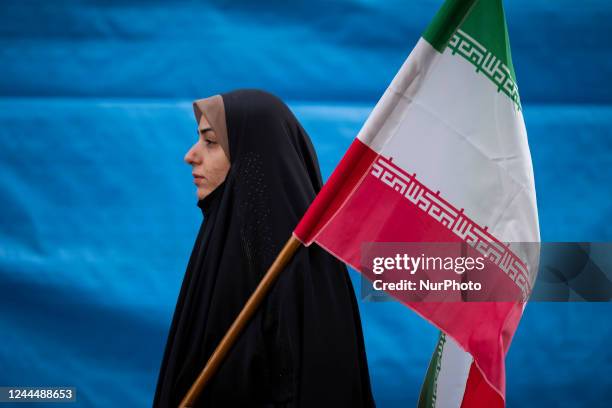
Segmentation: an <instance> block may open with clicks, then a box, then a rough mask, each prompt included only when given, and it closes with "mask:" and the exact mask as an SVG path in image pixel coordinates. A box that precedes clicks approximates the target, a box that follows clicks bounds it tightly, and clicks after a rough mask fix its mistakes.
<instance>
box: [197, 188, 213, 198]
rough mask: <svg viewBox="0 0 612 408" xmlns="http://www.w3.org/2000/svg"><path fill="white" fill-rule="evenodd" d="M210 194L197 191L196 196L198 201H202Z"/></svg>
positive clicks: (204, 191)
mask: <svg viewBox="0 0 612 408" xmlns="http://www.w3.org/2000/svg"><path fill="white" fill-rule="evenodd" d="M209 193H210V191H206V190H199V189H198V191H197V196H198V200H201V199H203V198H204V197H206V196H207V195H208V194H209Z"/></svg>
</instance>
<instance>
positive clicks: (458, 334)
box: [294, 139, 522, 403]
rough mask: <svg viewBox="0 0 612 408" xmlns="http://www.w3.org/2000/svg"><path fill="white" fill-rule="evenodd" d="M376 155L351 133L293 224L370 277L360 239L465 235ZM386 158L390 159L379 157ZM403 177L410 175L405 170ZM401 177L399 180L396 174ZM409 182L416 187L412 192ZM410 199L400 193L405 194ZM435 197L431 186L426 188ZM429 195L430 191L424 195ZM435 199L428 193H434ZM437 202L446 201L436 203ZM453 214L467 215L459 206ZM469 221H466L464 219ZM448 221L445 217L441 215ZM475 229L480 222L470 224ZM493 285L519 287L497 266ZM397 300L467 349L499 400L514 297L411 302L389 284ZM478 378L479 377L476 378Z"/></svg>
mask: <svg viewBox="0 0 612 408" xmlns="http://www.w3.org/2000/svg"><path fill="white" fill-rule="evenodd" d="M377 157H379V155H378V154H377V153H376V152H374V151H373V150H371V149H370V148H369V147H367V146H366V145H365V144H363V143H362V142H360V141H359V140H357V139H356V140H355V141H354V142H353V144H352V145H351V148H350V149H349V151H348V152H347V154H346V155H345V156H344V158H343V159H342V161H341V163H340V165H339V166H338V168H337V169H336V171H335V172H334V174H333V175H332V177H331V178H330V180H329V181H328V183H327V184H326V185H325V187H324V188H323V190H322V191H321V193H319V196H317V198H316V199H315V202H314V203H313V205H312V206H311V207H310V208H309V210H308V211H307V213H306V215H305V216H304V219H302V221H301V222H300V224H299V225H298V228H296V230H295V231H294V234H295V235H296V236H297V238H298V239H300V241H302V242H308V243H311V242H312V241H313V240H314V241H316V243H317V244H319V245H320V246H321V247H323V248H324V249H326V250H327V251H328V252H330V253H332V254H333V255H334V256H336V257H337V258H339V259H341V260H342V261H344V262H345V263H348V264H349V265H351V266H353V267H354V268H355V269H357V270H359V271H360V272H361V273H362V274H363V275H365V276H366V277H368V278H369V279H370V280H374V275H373V274H372V272H371V271H368V270H367V268H362V265H361V250H362V248H361V246H362V244H364V243H368V242H440V243H452V242H465V241H464V239H462V238H461V237H460V236H458V235H457V234H456V233H455V232H453V231H452V229H451V228H449V226H450V225H451V224H449V223H444V222H441V221H440V220H439V219H438V218H439V217H438V215H439V214H437V213H434V214H433V215H436V216H432V212H431V211H430V208H431V207H428V203H427V201H428V200H426V199H425V200H422V199H421V197H425V196H426V194H425V192H426V190H427V191H429V193H431V190H429V189H428V188H427V187H426V186H424V185H423V184H422V183H415V184H410V182H409V181H408V180H407V179H403V178H402V177H399V178H394V176H392V175H391V174H386V173H385V174H383V173H381V171H382V170H380V169H376V167H375V166H371V165H372V164H373V162H374V160H375V159H376V158H377ZM387 164H390V163H387ZM376 175H378V176H376ZM404 176H406V177H408V176H409V177H412V178H414V175H410V174H408V173H405V174H404ZM402 179H403V180H404V182H406V185H402V182H401V180H402ZM414 189H419V191H416V190H414ZM406 194H408V195H410V198H411V199H407V195H406ZM433 194H434V195H435V196H436V197H437V198H439V197H440V196H439V195H438V193H433ZM428 197H429V198H430V199H431V198H432V197H431V195H429V196H428ZM437 198H436V199H437ZM443 204H448V205H449V206H450V203H448V202H444V203H443ZM460 216H461V217H462V218H461V219H462V220H463V219H468V220H469V218H468V215H467V214H463V212H462V211H461V214H460ZM469 221H470V222H472V223H473V221H472V220H469ZM449 222H450V221H449ZM475 227H478V228H480V229H481V230H486V229H485V228H484V227H482V226H478V225H475ZM491 272H492V273H498V274H499V284H500V285H502V286H503V288H507V290H508V291H515V292H516V293H517V295H516V296H515V297H513V298H514V299H519V298H520V296H519V295H520V292H521V291H520V288H519V286H517V283H518V282H515V281H514V279H512V278H511V277H510V276H508V275H507V274H506V273H504V272H503V271H502V270H501V269H499V268H498V267H496V268H495V270H491ZM388 293H389V294H390V295H392V296H394V297H395V298H397V299H398V300H400V301H401V302H402V303H404V304H405V305H407V306H408V307H410V308H411V309H413V310H414V311H415V312H417V313H418V314H419V315H421V316H422V317H423V318H425V319H426V320H428V321H429V322H431V323H432V324H434V325H435V326H436V327H438V328H439V329H441V330H443V331H444V332H445V333H447V334H448V335H449V336H451V337H452V338H453V339H454V340H455V341H456V342H457V343H458V344H459V345H460V346H461V348H463V349H464V350H466V351H467V352H469V353H470V354H471V355H472V356H473V357H474V361H475V362H476V364H477V367H476V366H475V367H473V368H474V369H475V370H477V371H479V372H480V373H481V374H480V375H481V377H480V378H482V379H483V382H482V384H480V385H478V388H479V389H481V388H482V387H485V386H488V387H489V388H490V390H489V392H491V393H495V394H497V395H498V396H499V398H500V399H501V400H502V403H503V399H504V395H505V365H504V359H505V354H506V352H507V351H508V348H509V346H510V342H511V340H512V336H513V335H514V332H515V330H516V327H517V325H518V322H519V320H520V317H521V313H522V304H521V303H520V302H463V303H462V302H459V303H455V302H446V303H445V302H441V303H438V302H435V303H434V302H419V303H415V302H414V301H413V300H412V301H410V300H409V299H407V298H402V297H403V296H402V292H401V291H389V292H388ZM484 378H486V381H484Z"/></svg>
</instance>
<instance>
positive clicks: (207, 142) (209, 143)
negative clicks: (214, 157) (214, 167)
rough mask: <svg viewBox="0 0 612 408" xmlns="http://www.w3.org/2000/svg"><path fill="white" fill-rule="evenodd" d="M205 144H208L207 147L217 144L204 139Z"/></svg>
mask: <svg viewBox="0 0 612 408" xmlns="http://www.w3.org/2000/svg"><path fill="white" fill-rule="evenodd" d="M204 143H206V146H210V145H212V144H215V143H216V142H213V141H212V140H210V139H204Z"/></svg>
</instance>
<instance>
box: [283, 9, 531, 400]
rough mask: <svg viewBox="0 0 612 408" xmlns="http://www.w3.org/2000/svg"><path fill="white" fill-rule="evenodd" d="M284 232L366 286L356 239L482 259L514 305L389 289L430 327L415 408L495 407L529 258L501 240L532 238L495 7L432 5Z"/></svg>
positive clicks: (521, 149) (519, 123) (522, 150)
mask: <svg viewBox="0 0 612 408" xmlns="http://www.w3.org/2000/svg"><path fill="white" fill-rule="evenodd" d="M293 235H294V237H296V238H297V239H298V240H300V241H301V242H302V243H303V244H304V245H310V244H311V243H313V242H316V243H317V244H318V245H319V246H321V247H323V248H324V249H326V250H327V251H328V252H330V253H331V254H333V255H334V256H336V257H337V258H339V259H341V260H343V261H344V262H345V263H347V264H349V265H351V266H352V267H354V268H355V269H357V270H358V271H360V272H361V273H362V274H363V275H364V276H366V277H367V278H369V279H370V280H373V279H374V278H375V276H374V275H373V274H372V271H371V270H370V269H368V268H366V267H363V266H362V265H361V262H360V259H361V258H360V253H361V248H362V244H364V243H368V242H445V243H449V242H450V243H453V242H455V243H463V244H464V245H467V246H468V247H469V249H470V250H472V251H477V252H478V253H479V254H481V255H482V256H483V257H485V258H486V259H487V261H488V262H491V263H492V264H493V266H494V269H490V270H489V273H490V274H492V275H491V276H494V277H495V279H498V280H499V285H500V287H501V288H503V290H504V291H507V292H515V294H516V297H509V298H512V299H517V300H515V301H503V302H501V301H497V302H493V301H492V302H459V303H452V302H414V301H411V300H410V299H407V298H403V297H402V295H401V294H398V291H389V293H390V294H391V295H392V296H395V297H396V298H398V299H399V300H400V301H402V302H403V303H404V304H406V306H408V307H409V308H411V309H412V310H414V311H415V312H417V313H418V314H419V315H421V316H422V317H423V318H425V319H427V320H428V321H429V322H431V323H432V324H434V325H435V326H436V327H438V328H439V329H440V330H441V335H440V339H439V342H438V345H437V347H436V350H435V351H434V355H433V358H432V362H431V364H430V367H429V370H428V372H427V375H426V379H425V382H424V386H423V389H422V393H421V398H420V401H419V404H420V406H434V407H435V406H437V407H459V406H461V407H480V406H487V407H497V406H500V407H501V406H504V405H505V366H504V360H505V355H506V353H507V351H508V348H509V346H510V342H511V340H512V337H513V335H514V332H515V330H516V328H517V326H518V323H519V320H520V318H521V316H522V313H523V309H524V306H525V304H526V300H527V298H528V296H529V293H530V292H531V288H532V285H533V282H534V278H535V272H536V270H537V263H538V257H539V251H538V250H537V247H535V248H534V247H533V246H521V245H518V244H514V243H537V242H539V240H540V238H539V226H538V214H537V206H536V195H535V186H534V178H533V169H532V164H531V158H530V153H529V146H528V144H527V133H526V129H525V124H524V121H523V115H522V107H521V102H520V98H519V92H518V87H517V83H516V76H515V73H514V67H513V65H512V59H511V54H510V45H509V41H508V33H507V28H506V21H505V17H504V11H503V5H502V2H501V0H447V1H446V2H445V3H444V4H443V5H442V7H441V8H440V10H439V11H438V13H437V14H436V16H435V17H434V19H433V20H432V22H431V23H430V25H429V26H428V27H427V29H426V30H425V32H424V33H423V35H422V37H421V38H420V39H419V40H418V42H417V44H416V46H415V47H414V49H413V50H412V52H411V53H410V55H409V56H408V58H407V59H406V61H405V62H404V63H403V65H402V66H401V68H400V70H399V71H398V73H397V74H396V76H395V77H394V78H393V80H392V82H391V83H390V85H389V86H388V88H387V89H386V91H385V92H384V94H383V95H382V97H381V99H380V100H379V101H378V103H377V104H376V106H375V107H374V109H373V111H372V113H371V114H370V116H369V117H368V119H367V120H366V122H365V123H364V125H363V127H362V129H361V130H360V132H359V133H358V135H357V137H356V139H355V140H354V141H353V142H352V144H351V145H350V147H349V149H348V150H347V152H346V153H345V155H344V157H343V158H342V160H341V161H340V163H339V164H338V166H337V167H336V169H335V170H334V172H333V173H332V175H331V176H330V178H329V180H328V181H327V183H326V184H325V186H324V187H323V189H322V190H321V192H320V193H319V194H318V195H317V197H316V199H315V200H314V202H313V203H312V205H311V206H310V207H309V208H308V210H307V212H306V213H305V215H304V217H303V218H302V220H301V221H300V223H299V224H298V225H297V227H296V229H295V230H294V232H293ZM400 293H401V292H400ZM513 296H514V295H513ZM518 299H520V300H518Z"/></svg>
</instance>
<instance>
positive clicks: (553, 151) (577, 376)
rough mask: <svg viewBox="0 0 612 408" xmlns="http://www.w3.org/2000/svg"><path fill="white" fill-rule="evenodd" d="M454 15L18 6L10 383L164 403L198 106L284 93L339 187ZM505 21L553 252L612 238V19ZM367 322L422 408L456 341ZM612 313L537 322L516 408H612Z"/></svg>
mask: <svg viewBox="0 0 612 408" xmlns="http://www.w3.org/2000/svg"><path fill="white" fill-rule="evenodd" d="M441 3H442V1H441V0H435V1H434V0H430V1H413V2H405V1H385V2H374V1H368V0H361V1H357V0H342V1H334V2H326V1H296V2H282V1H268V2H265V3H264V2H247V1H235V0H234V1H214V2H208V3H206V4H202V3H200V2H188V1H175V2H163V1H155V0H123V1H93V0H92V1H80V2H79V1H73V0H63V1H54V2H44V1H32V0H27V1H17V0H15V1H3V2H2V3H1V4H0V335H1V341H0V386H26V385H29V386H44V385H49V386H75V387H77V395H78V397H77V398H78V402H77V403H76V404H74V405H71V406H78V407H126V406H132V407H145V406H150V404H151V401H152V397H153V392H154V389H155V383H156V380H157V373H158V369H159V364H160V361H161V357H162V352H163V347H164V344H165V340H166V335H167V332H168V328H169V324H170V319H171V316H172V312H173V309H174V305H175V301H176V298H177V295H178V290H179V287H180V283H181V280H182V277H183V273H184V270H185V267H186V264H187V259H188V256H189V254H190V252H191V247H192V244H193V241H194V239H195V235H196V232H197V228H198V226H199V223H200V221H201V213H200V210H199V209H198V208H197V207H196V205H195V204H196V200H195V195H194V186H193V184H192V182H191V177H190V169H189V168H188V167H187V166H186V165H185V164H184V163H183V162H182V158H183V155H184V153H185V152H186V150H187V149H188V148H189V146H190V145H191V144H192V143H193V142H194V141H195V139H196V128H195V123H194V121H193V116H192V110H191V100H193V99H196V98H201V97H205V96H209V95H211V94H215V93H218V92H222V91H226V90H230V89H233V88H238V87H258V88H264V89H267V90H270V91H272V92H274V93H277V94H278V95H279V96H281V97H282V98H283V99H285V100H286V101H288V103H289V104H290V106H291V108H292V109H293V110H294V112H295V113H296V115H297V116H298V118H299V119H300V120H301V121H302V123H303V124H304V127H305V128H306V130H307V131H308V132H309V134H310V135H311V137H312V139H313V141H314V144H315V147H316V149H317V152H318V154H319V159H320V163H321V167H322V171H323V174H324V176H325V177H327V176H329V174H330V173H331V171H332V170H333V168H334V167H335V165H336V164H337V162H338V161H339V159H340V158H341V157H342V154H343V153H344V151H345V149H346V148H347V147H348V145H349V143H350V142H351V140H352V139H353V138H354V137H355V135H356V133H357V131H358V130H359V128H360V127H361V125H362V123H363V122H364V120H365V119H366V117H367V115H368V113H369V112H370V110H371V108H372V107H373V105H374V103H375V102H376V101H377V99H378V98H379V97H380V96H381V94H382V92H383V91H384V89H385V87H386V86H387V84H388V82H389V81H390V80H391V78H392V77H393V75H394V74H395V72H396V71H397V69H398V68H399V66H400V65H401V63H402V62H403V60H404V59H405V58H406V56H407V55H408V53H409V52H410V50H411V49H412V47H413V46H414V44H415V43H416V41H417V39H418V37H419V36H420V33H421V32H422V31H423V29H424V28H425V27H426V25H427V24H428V22H429V21H430V19H431V18H432V17H433V15H434V13H435V11H436V10H437V8H438V7H439V6H440V4H441ZM506 16H507V20H508V26H509V33H510V40H511V44H512V54H513V60H514V66H515V69H516V75H517V79H518V83H519V88H520V90H521V97H522V101H523V107H524V114H525V120H526V124H527V130H528V134H529V143H530V147H531V152H532V155H533V163H534V170H535V176H536V187H537V194H538V205H539V213H540V222H541V231H542V239H543V240H545V241H580V240H582V241H610V240H611V239H612V227H611V224H610V222H609V220H610V217H612V202H611V196H612V195H611V192H612V191H611V180H612V177H611V168H612V158H611V157H612V154H611V153H612V138H611V136H612V105H611V104H612V92H610V85H609V80H610V76H611V74H612V42H611V41H610V39H611V38H612V25H611V24H610V23H609V22H610V21H611V19H612V6H611V5H610V3H609V2H607V1H605V0H600V1H599V0H590V1H582V2H576V1H569V0H562V1H552V0H551V1H545V0H530V1H527V0H514V1H511V2H510V1H507V2H506ZM351 274H352V277H353V278H354V283H355V287H356V289H358V288H359V286H360V285H359V276H358V275H357V274H356V273H355V272H351ZM360 307H361V312H362V320H363V326H364V331H365V337H366V343H367V353H368V359H369V364H370V369H371V376H372V382H373V388H374V393H375V397H376V400H377V402H378V405H379V406H380V407H406V406H415V405H416V400H417V398H418V391H419V388H420V386H421V383H422V380H423V377H424V373H425V370H426V368H427V364H428V361H429V358H430V356H431V353H432V350H433V347H434V344H435V342H436V338H437V330H435V329H434V328H433V327H431V326H429V325H428V324H427V323H426V322H425V321H423V320H421V319H420V318H419V317H417V316H416V315H415V314H414V313H413V312H411V311H410V310H408V309H406V308H405V307H404V306H402V305H400V304H397V303H367V302H360ZM611 311H612V308H611V307H610V304H609V303H606V304H601V303H600V304H594V303H591V304H586V303H582V304H577V303H575V304H546V303H534V304H530V305H529V306H528V307H527V309H526V313H525V315H524V317H523V321H522V323H521V325H520V326H519V329H518V332H517V334H516V336H515V339H514V342H513V345H512V347H511V349H510V352H509V354H508V357H507V376H508V381H507V383H508V384H507V394H508V406H509V407H543V406H554V407H596V406H601V407H608V406H610V405H611V404H612V377H610V370H611V368H612V352H611V351H610V340H609V339H610V338H611V337H612V322H611V320H610V316H611V313H610V312H611ZM2 406H9V405H8V404H5V405H2ZM19 406H21V405H19ZM46 406H53V405H46ZM56 406H63V405H56Z"/></svg>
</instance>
